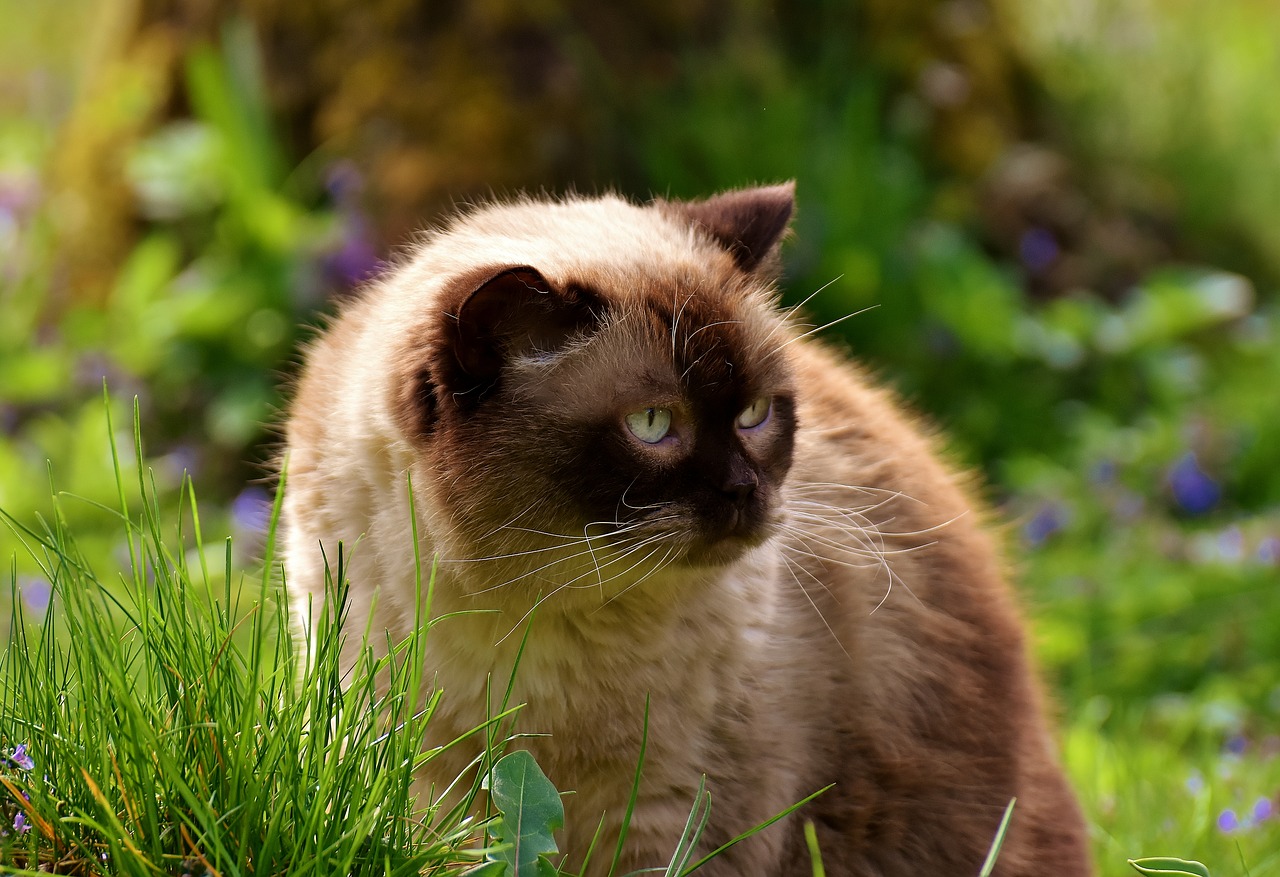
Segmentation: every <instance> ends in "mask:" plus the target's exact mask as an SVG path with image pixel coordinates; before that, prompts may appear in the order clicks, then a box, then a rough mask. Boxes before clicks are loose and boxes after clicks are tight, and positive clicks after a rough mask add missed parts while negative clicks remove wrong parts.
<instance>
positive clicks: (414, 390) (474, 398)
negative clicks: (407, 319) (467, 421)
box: [399, 265, 604, 432]
mask: <svg viewBox="0 0 1280 877" xmlns="http://www.w3.org/2000/svg"><path fill="white" fill-rule="evenodd" d="M441 304H442V306H443V307H442V311H443V312H442V314H441V317H440V320H439V322H438V323H437V325H436V326H435V327H434V330H433V331H432V333H431V335H432V337H431V339H430V341H429V343H428V349H427V350H426V351H424V352H425V353H426V358H427V361H426V362H425V363H421V364H419V366H418V367H417V369H416V370H415V373H414V374H413V375H412V376H410V377H409V379H408V381H407V382H406V383H407V384H408V386H406V387H405V388H403V389H402V395H401V397H400V399H399V404H400V406H401V410H402V412H404V414H405V416H407V417H409V418H410V423H411V424H412V425H413V426H414V429H413V431H414V432H425V431H426V430H427V429H428V428H429V426H430V422H431V420H432V415H433V413H434V411H435V407H436V405H437V403H451V404H453V405H454V406H456V407H458V408H463V409H466V408H470V407H473V406H475V405H477V404H479V403H480V401H481V400H483V399H484V398H485V397H486V396H487V395H488V393H489V392H490V391H491V390H492V389H493V388H494V387H495V386H497V384H498V381H499V378H500V377H501V374H502V369H503V366H504V365H506V364H507V363H508V362H510V360H511V359H512V358H513V357H517V356H524V355H533V354H537V353H540V352H551V351H555V350H558V349H560V348H561V347H563V346H564V345H565V344H566V343H567V342H568V341H569V340H570V339H572V338H573V337H575V336H576V335H578V334H580V333H582V332H584V331H587V330H589V329H590V328H591V327H592V326H594V325H595V324H596V323H597V322H598V321H599V319H600V317H601V315H602V314H603V312H604V307H603V304H602V302H601V301H600V299H599V298H598V297H597V296H596V295H595V294H594V293H592V292H590V291H589V290H586V289H582V288H579V287H576V286H566V287H563V288H560V287H557V286H554V285H553V284H552V283H550V282H549V281H548V280H547V279H546V278H545V277H543V275H542V274H541V273H539V272H538V271H537V269H535V268H531V267H529V266H527V265H515V266H498V267H489V268H483V269H479V270H476V271H473V272H468V273H467V274H466V275H465V276H463V277H460V278H457V279H456V280H455V281H453V282H452V283H450V284H449V285H448V287H447V288H446V289H445V290H444V293H443V295H442V298H441ZM405 409H408V410H407V411H406V410H405Z"/></svg>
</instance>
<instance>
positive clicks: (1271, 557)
mask: <svg viewBox="0 0 1280 877" xmlns="http://www.w3.org/2000/svg"><path fill="white" fill-rule="evenodd" d="M1257 557H1258V563H1261V564H1263V565H1264V566H1278V565H1280V539H1278V538H1276V537H1275V536H1268V537H1267V538H1265V539H1263V540H1262V541H1261V542H1260V543H1258V554H1257Z"/></svg>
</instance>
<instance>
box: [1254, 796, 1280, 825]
mask: <svg viewBox="0 0 1280 877" xmlns="http://www.w3.org/2000/svg"><path fill="white" fill-rule="evenodd" d="M1274 813H1275V805H1273V804H1272V803H1271V799H1270V798H1259V799H1258V800H1257V801H1255V802H1254V803H1253V812H1252V813H1251V814H1250V816H1252V818H1253V821H1254V822H1255V823H1257V822H1262V821H1264V820H1267V819H1270V818H1271V816H1272V814H1274Z"/></svg>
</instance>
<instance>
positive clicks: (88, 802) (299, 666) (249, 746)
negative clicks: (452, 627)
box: [0, 447, 482, 877]
mask: <svg viewBox="0 0 1280 877" xmlns="http://www.w3.org/2000/svg"><path fill="white" fill-rule="evenodd" d="M137 450H138V452H139V453H138V459H142V455H141V448H140V447H139V448H137ZM113 459H114V462H115V472H116V476H117V480H118V484H119V496H120V505H119V508H117V509H105V508H104V509H100V511H101V512H102V513H103V514H107V515H110V516H112V517H113V518H114V519H115V521H116V524H117V525H118V527H119V528H121V530H122V531H123V533H124V537H125V540H126V542H127V545H128V555H129V561H130V562H129V566H128V569H126V570H125V572H124V573H123V574H122V575H121V576H120V577H119V580H118V581H117V580H108V579H106V578H104V577H102V576H101V575H100V574H99V573H98V572H97V571H95V570H94V569H92V568H91V567H90V566H89V565H88V563H87V562H86V561H85V559H84V557H83V555H82V554H81V553H80V552H79V551H78V549H77V547H76V542H75V536H74V534H73V533H72V532H71V531H70V530H69V529H68V528H67V526H66V525H65V520H64V517H63V515H62V513H61V511H60V509H61V507H62V505H64V504H65V503H67V502H72V501H74V498H73V497H70V496H66V495H63V496H60V497H58V499H57V502H56V504H55V511H54V514H53V517H52V518H51V519H47V520H42V521H41V523H40V525H39V526H38V527H28V526H26V525H24V524H22V523H20V522H19V521H18V520H17V519H15V518H14V517H12V516H10V515H9V514H7V513H5V514H4V522H5V523H6V524H7V525H8V527H9V529H10V530H11V531H12V533H13V534H14V536H15V537H16V538H17V539H18V540H19V541H20V542H21V543H22V545H23V546H24V550H26V551H27V552H28V553H30V554H31V555H32V556H33V557H34V558H35V559H36V560H37V562H38V563H39V565H40V567H41V570H42V573H43V574H44V575H45V576H46V577H47V579H48V581H49V582H51V583H52V585H53V595H54V596H53V599H54V601H55V603H56V604H57V606H56V610H51V611H49V612H48V613H47V614H46V615H45V616H44V620H43V623H36V622H33V621H31V620H30V619H25V618H23V617H21V616H20V615H19V614H18V613H17V611H16V610H15V616H14V618H13V621H12V627H11V635H10V641H9V646H8V649H7V650H6V652H5V654H4V657H3V661H2V663H0V679H2V680H3V681H2V683H0V684H2V685H3V689H2V691H3V694H2V696H0V752H2V753H3V754H4V756H5V762H4V764H3V766H2V767H0V780H2V782H3V787H4V788H3V789H0V814H2V816H0V819H2V820H3V821H2V823H0V827H4V828H5V829H7V830H8V831H7V835H6V836H5V837H3V838H0V861H3V862H4V863H5V865H6V867H7V868H8V869H9V872H10V873H17V874H27V873H32V874H33V873H38V872H39V871H49V870H54V871H55V872H60V873H74V874H120V875H138V877H142V875H148V877H152V875H155V874H175V875H177V874H182V875H196V874H204V873H208V874H243V873H254V874H289V875H306V874H335V873H337V874H352V875H358V874H375V873H376V874H384V875H408V874H422V873H435V872H439V871H441V870H443V869H446V868H449V867H452V866H454V865H459V864H461V865H465V864H467V863H468V862H471V863H474V862H476V861H478V859H479V857H480V856H481V855H482V853H481V852H480V851H479V850H478V849H477V847H478V844H477V843H476V840H477V837H476V835H477V830H476V827H475V826H474V825H472V824H469V822H468V820H467V819H466V818H465V813H464V809H463V806H464V805H460V806H459V807H458V808H457V809H455V810H453V811H450V812H447V813H446V812H437V811H435V810H432V809H430V808H426V809H419V810H415V806H414V803H413V796H412V792H413V787H412V782H413V780H412V777H413V772H414V769H415V767H417V766H419V765H420V764H421V762H422V761H423V760H424V759H427V758H431V757H432V753H431V752H428V753H422V752H420V751H419V745H420V744H419V742H418V741H420V740H421V739H422V729H423V727H424V725H425V723H426V722H427V721H428V720H429V719H430V716H431V711H432V709H433V707H434V705H435V703H436V698H437V697H438V694H436V693H433V692H431V691H429V690H426V689H425V687H424V682H423V679H422V676H421V674H422V661H421V658H420V649H421V646H422V639H423V637H425V636H427V635H428V633H429V629H430V625H429V624H423V625H421V629H420V631H419V632H418V633H417V634H415V636H413V637H411V638H410V639H409V640H407V641H405V642H402V643H388V644H387V649H385V650H384V651H386V652H387V656H386V657H382V658H375V657H374V656H373V651H372V650H366V652H365V655H364V658H363V659H362V660H361V661H360V662H359V663H358V665H357V666H356V667H355V669H354V670H353V671H352V672H351V673H350V674H348V675H344V674H343V673H342V671H341V669H340V667H339V659H338V657H339V651H340V646H341V634H340V633H339V625H338V624H337V623H336V622H338V621H340V617H339V616H340V612H341V609H340V608H339V607H340V606H341V601H340V600H339V599H336V598H337V595H339V594H340V591H341V584H342V566H343V559H342V558H341V557H339V558H338V559H337V569H338V573H337V580H336V581H335V582H334V587H333V590H332V593H333V594H334V595H335V599H331V600H328V601H326V605H325V607H324V608H323V610H322V616H323V618H324V621H323V622H322V624H321V626H320V630H321V633H320V634H319V635H318V636H317V638H316V639H315V640H314V642H313V647H312V652H311V654H309V655H308V654H301V653H300V652H299V651H298V650H295V649H294V648H293V639H292V637H291V636H290V621H289V612H288V608H287V605H286V603H285V602H284V601H283V600H281V599H279V597H280V591H279V586H278V583H277V582H276V581H275V580H274V579H273V577H272V572H271V571H272V570H273V569H274V568H275V564H274V563H273V560H272V557H271V553H270V545H271V544H272V540H271V539H268V549H267V556H266V557H265V558H264V562H263V564H262V569H263V573H262V574H261V578H260V579H259V580H257V581H256V582H251V581H248V580H246V578H245V577H244V576H243V574H241V575H239V576H238V575H237V573H236V572H235V564H234V560H233V552H232V546H231V542H230V540H229V539H228V540H227V542H226V545H225V554H224V569H223V570H222V571H221V573H222V577H221V581H222V582H223V583H224V586H223V587H222V588H221V589H219V590H217V591H216V592H215V590H214V589H212V588H210V587H209V583H210V582H211V581H214V580H215V579H214V577H213V576H211V574H210V570H209V569H208V567H207V565H206V564H205V562H204V560H203V558H204V557H205V556H206V555H205V552H204V550H203V549H204V546H203V544H202V538H201V533H200V523H199V520H200V518H199V509H198V505H197V502H196V499H195V495H194V492H193V491H192V490H191V489H190V484H189V483H188V485H187V488H188V489H187V490H186V491H185V500H184V503H183V507H182V508H180V509H176V510H162V509H161V508H160V507H159V506H158V504H157V502H156V500H155V497H156V493H155V491H154V487H153V485H150V484H148V483H147V481H146V475H145V474H144V473H145V470H142V469H141V468H140V470H139V476H138V477H139V481H140V483H139V484H138V485H137V488H138V493H139V495H140V496H141V497H142V501H141V504H140V507H137V508H131V507H130V504H129V503H128V501H127V496H128V494H129V492H130V491H129V489H128V485H126V482H125V479H124V477H123V476H122V474H121V468H120V464H119V454H118V453H114V448H113ZM278 512H279V502H278V501H277V504H276V509H275V514H274V515H273V518H272V534H273V535H274V529H275V524H276V521H277V519H278ZM183 546H187V547H188V550H183V548H182V547H183ZM193 557H194V558H200V559H201V560H200V561H199V562H198V563H197V564H196V565H195V566H194V567H193V566H192V564H191V563H190V562H189V561H190V559H191V558H193ZM237 578H239V579H240V584H239V586H238V587H237V586H233V585H232V584H231V583H233V582H235V581H237ZM15 583H16V574H15ZM14 603H15V606H17V605H19V604H20V601H18V600H15V601H14ZM60 627H61V628H63V629H59V628H60Z"/></svg>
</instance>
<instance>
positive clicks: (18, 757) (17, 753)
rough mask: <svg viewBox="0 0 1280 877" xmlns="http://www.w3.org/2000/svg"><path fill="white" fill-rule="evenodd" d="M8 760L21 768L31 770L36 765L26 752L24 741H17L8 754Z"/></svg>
mask: <svg viewBox="0 0 1280 877" xmlns="http://www.w3.org/2000/svg"><path fill="white" fill-rule="evenodd" d="M9 760H10V761H12V762H13V763H14V764H16V765H17V766H18V767H20V768H22V769H23V770H32V769H34V768H35V766H36V763H35V761H34V760H32V758H31V756H30V755H28V754H27V744H26V743H19V744H18V746H17V748H15V749H14V750H13V752H12V753H11V754H10V755H9Z"/></svg>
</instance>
